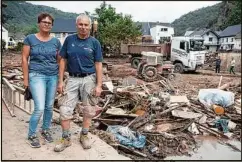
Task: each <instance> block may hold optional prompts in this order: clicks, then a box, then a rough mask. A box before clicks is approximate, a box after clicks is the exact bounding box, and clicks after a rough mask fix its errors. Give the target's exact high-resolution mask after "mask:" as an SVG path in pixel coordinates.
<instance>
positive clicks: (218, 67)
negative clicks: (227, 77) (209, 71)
mask: <svg viewBox="0 0 242 162" xmlns="http://www.w3.org/2000/svg"><path fill="white" fill-rule="evenodd" d="M215 62H216V67H215V73H220V65H221V59H220V56H218V57H217V58H216V60H215Z"/></svg>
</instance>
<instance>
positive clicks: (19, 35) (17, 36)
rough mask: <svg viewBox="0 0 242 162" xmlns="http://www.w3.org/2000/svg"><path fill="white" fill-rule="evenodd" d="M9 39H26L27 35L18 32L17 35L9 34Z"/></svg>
mask: <svg viewBox="0 0 242 162" xmlns="http://www.w3.org/2000/svg"><path fill="white" fill-rule="evenodd" d="M8 36H9V37H13V38H14V39H24V38H25V35H24V34H23V33H21V32H17V33H8Z"/></svg>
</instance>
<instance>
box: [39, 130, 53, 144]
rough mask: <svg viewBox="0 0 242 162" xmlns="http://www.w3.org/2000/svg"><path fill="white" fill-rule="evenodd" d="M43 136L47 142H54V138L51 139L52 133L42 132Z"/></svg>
mask: <svg viewBox="0 0 242 162" xmlns="http://www.w3.org/2000/svg"><path fill="white" fill-rule="evenodd" d="M41 135H42V137H44V139H45V141H46V142H49V143H51V142H53V141H54V140H53V138H52V137H51V134H50V132H48V131H46V130H44V131H42V132H41Z"/></svg>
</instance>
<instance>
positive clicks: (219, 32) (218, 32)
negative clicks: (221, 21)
mask: <svg viewBox="0 0 242 162" xmlns="http://www.w3.org/2000/svg"><path fill="white" fill-rule="evenodd" d="M214 32H215V33H217V34H218V35H219V36H220V34H221V33H222V31H214Z"/></svg>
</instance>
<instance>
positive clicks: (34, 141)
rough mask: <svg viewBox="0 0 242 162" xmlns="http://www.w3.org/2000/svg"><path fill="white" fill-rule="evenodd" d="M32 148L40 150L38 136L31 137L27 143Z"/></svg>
mask: <svg viewBox="0 0 242 162" xmlns="http://www.w3.org/2000/svg"><path fill="white" fill-rule="evenodd" d="M26 142H27V143H28V144H29V145H30V146H31V147H32V148H40V147H41V145H40V143H39V139H38V137H37V136H30V137H28V139H27V141H26Z"/></svg>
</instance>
